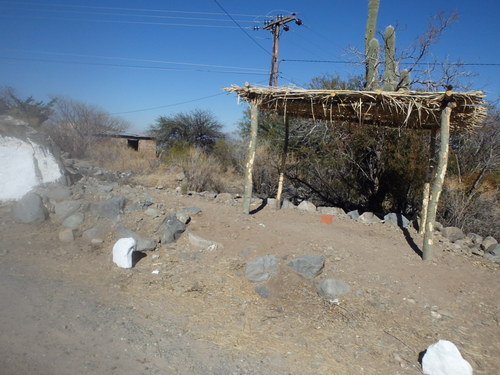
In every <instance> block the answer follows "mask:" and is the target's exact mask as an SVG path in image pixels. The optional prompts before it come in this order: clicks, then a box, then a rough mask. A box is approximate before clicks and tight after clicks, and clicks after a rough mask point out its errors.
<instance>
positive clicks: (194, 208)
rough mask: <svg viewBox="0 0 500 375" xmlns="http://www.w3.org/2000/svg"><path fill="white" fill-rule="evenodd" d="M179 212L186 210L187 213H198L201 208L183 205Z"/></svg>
mask: <svg viewBox="0 0 500 375" xmlns="http://www.w3.org/2000/svg"><path fill="white" fill-rule="evenodd" d="M179 211H180V212H186V213H187V214H188V215H190V216H192V215H198V214H199V213H200V212H201V208H198V207H183V208H181V209H180V210H179Z"/></svg>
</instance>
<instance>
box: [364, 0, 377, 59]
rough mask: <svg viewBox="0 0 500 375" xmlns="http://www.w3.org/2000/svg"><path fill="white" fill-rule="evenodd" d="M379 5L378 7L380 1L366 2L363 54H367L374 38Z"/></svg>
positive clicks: (370, 0) (371, 0)
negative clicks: (366, 16) (366, 15)
mask: <svg viewBox="0 0 500 375" xmlns="http://www.w3.org/2000/svg"><path fill="white" fill-rule="evenodd" d="M379 5H380V0H368V19H367V21H366V33H365V53H367V52H368V48H369V44H370V42H371V40H372V39H373V38H374V37H375V30H376V28H377V16H378V8H379Z"/></svg>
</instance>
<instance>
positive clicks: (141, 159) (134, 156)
mask: <svg viewBox="0 0 500 375" xmlns="http://www.w3.org/2000/svg"><path fill="white" fill-rule="evenodd" d="M89 157H90V159H91V160H92V161H94V162H95V163H96V164H98V165H99V166H101V167H103V168H106V169H110V170H114V171H125V170H131V171H132V172H134V173H140V174H149V173H153V172H154V171H155V169H156V168H157V167H158V164H159V163H158V160H157V159H156V157H155V156H154V154H153V153H151V152H150V151H141V150H139V151H135V150H133V149H132V148H130V147H128V146H126V145H125V144H121V143H118V142H115V141H114V140H101V141H100V142H96V143H95V145H94V146H93V147H92V149H91V150H90V151H89Z"/></svg>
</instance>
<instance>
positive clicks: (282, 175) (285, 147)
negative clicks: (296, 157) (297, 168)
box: [276, 113, 289, 210]
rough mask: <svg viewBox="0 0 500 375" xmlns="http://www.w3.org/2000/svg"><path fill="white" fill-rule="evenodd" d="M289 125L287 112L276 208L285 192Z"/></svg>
mask: <svg viewBox="0 0 500 375" xmlns="http://www.w3.org/2000/svg"><path fill="white" fill-rule="evenodd" d="M288 137H289V125H288V116H287V114H286V113H285V139H284V141H283V153H282V154H281V165H280V177H279V181H278V192H277V194H276V209H277V210H279V209H280V208H281V194H282V193H283V182H284V180H285V168H286V158H287V154H288Z"/></svg>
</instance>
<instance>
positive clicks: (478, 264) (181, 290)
mask: <svg viewBox="0 0 500 375" xmlns="http://www.w3.org/2000/svg"><path fill="white" fill-rule="evenodd" d="M128 189H131V188H128ZM137 189H139V192H147V193H148V194H151V195H152V196H153V197H154V199H155V204H156V206H158V207H163V208H180V207H186V206H191V207H193V206H194V207H199V208H201V209H202V212H201V213H200V214H198V215H195V216H193V218H192V221H191V222H190V224H189V225H188V231H190V232H192V233H195V234H197V235H199V236H202V237H204V238H206V239H210V240H214V241H217V242H220V243H221V244H222V245H223V247H221V248H218V249H217V250H213V251H209V250H206V249H199V248H195V247H193V246H192V245H190V244H189V242H188V240H187V235H186V234H185V235H183V237H181V239H180V240H179V241H178V242H176V243H174V244H168V245H165V246H163V247H161V248H159V249H158V250H157V251H155V252H148V253H145V255H146V256H144V257H142V258H141V259H138V261H137V264H136V265H135V267H134V268H133V269H131V270H123V269H119V268H117V267H116V266H115V265H114V264H113V263H112V261H111V248H112V246H113V243H114V241H115V240H116V237H110V238H107V239H106V241H105V242H104V243H103V244H102V245H98V246H91V245H89V244H88V243H87V242H85V241H84V240H83V239H82V238H78V239H77V240H76V241H75V242H73V243H71V244H69V245H68V244H64V243H61V242H60V241H59V240H58V232H59V230H60V226H59V224H57V223H55V222H53V221H47V222H45V223H42V224H37V225H25V224H17V223H14V222H12V220H11V219H10V214H9V210H10V206H9V205H7V204H4V205H2V206H0V238H1V244H0V300H1V305H0V353H2V354H1V363H0V368H1V370H0V373H2V374H297V375H299V374H408V375H409V374H420V373H421V372H420V365H419V363H418V357H419V353H420V352H421V351H423V350H424V349H425V348H426V347H427V346H428V345H430V344H432V343H434V342H435V341H437V340H438V339H447V340H450V341H452V342H454V343H455V344H456V345H457V346H458V348H459V349H460V351H461V353H462V354H463V356H464V357H465V358H466V359H467V360H468V361H469V362H470V363H471V365H472V366H473V368H474V374H478V375H479V374H495V373H497V372H496V371H497V370H498V368H499V367H500V360H499V358H500V334H499V333H500V326H499V323H500V313H499V305H498V303H499V301H500V298H499V297H500V293H499V288H498V286H499V285H500V284H499V273H498V265H496V264H494V263H492V262H489V261H485V260H483V259H482V258H479V257H478V258H475V257H469V256H466V255H464V254H456V253H448V252H444V253H443V252H442V251H441V250H440V248H439V246H436V252H437V257H436V258H435V260H434V261H430V262H423V261H422V260H421V259H420V257H419V256H418V255H417V253H416V252H415V248H416V247H418V246H420V245H421V238H420V237H419V236H418V235H417V234H416V233H415V232H414V231H413V230H410V231H402V230H401V229H399V228H396V227H393V226H390V225H388V224H370V225H368V224H363V223H359V222H353V221H350V220H348V219H340V218H335V219H334V222H333V224H331V225H328V224H321V223H320V215H319V214H312V213H304V212H299V211H297V210H281V211H275V210H274V209H272V208H270V207H266V208H264V209H263V210H261V211H259V212H257V213H255V214H253V215H243V214H241V212H240V211H241V208H240V207H239V206H229V205H225V204H220V203H215V202H213V201H208V200H206V199H203V198H201V197H195V196H181V195H177V194H175V193H170V192H167V191H163V190H155V189H146V188H137ZM114 193H116V194H117V195H118V194H119V193H120V192H119V191H114ZM123 220H124V223H125V225H126V226H127V227H128V228H130V229H132V230H135V231H137V232H138V233H141V234H143V235H144V236H145V237H147V236H153V235H154V231H155V229H156V227H157V225H158V223H159V221H160V220H161V218H150V217H148V216H146V215H144V214H143V213H141V212H135V213H129V214H127V215H124V217H123ZM153 254H158V255H159V257H157V258H153V256H152V255H153ZM266 254H274V255H276V256H278V257H279V259H280V270H279V273H278V274H277V275H276V276H274V277H273V278H271V279H270V280H269V281H267V282H264V283H261V284H259V285H265V286H267V287H268V288H269V290H270V291H271V295H270V297H269V298H263V297H261V296H259V295H258V294H257V293H256V292H255V290H254V288H255V287H256V285H257V284H255V283H251V282H249V281H248V280H247V279H246V278H245V275H244V265H245V263H246V262H247V261H249V260H252V259H255V258H256V257H258V256H261V255H266ZM305 254H317V255H323V256H324V257H325V258H326V265H325V269H324V271H323V273H322V274H321V275H320V276H318V277H317V280H306V279H304V278H302V277H300V276H299V275H297V274H296V273H294V272H293V271H292V270H291V269H290V268H289V267H288V266H287V265H286V264H287V263H288V261H290V260H291V259H293V258H294V257H297V256H301V255H305ZM154 270H158V271H159V273H158V274H153V273H152V271H154ZM325 278H338V279H341V280H343V281H345V282H346V283H348V284H349V285H350V288H351V291H350V292H349V294H347V295H346V296H344V297H343V298H341V299H340V301H339V304H338V305H335V304H331V303H329V302H327V301H325V300H323V299H322V298H321V297H319V296H318V295H317V293H316V289H315V283H317V282H318V280H323V279H325Z"/></svg>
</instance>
